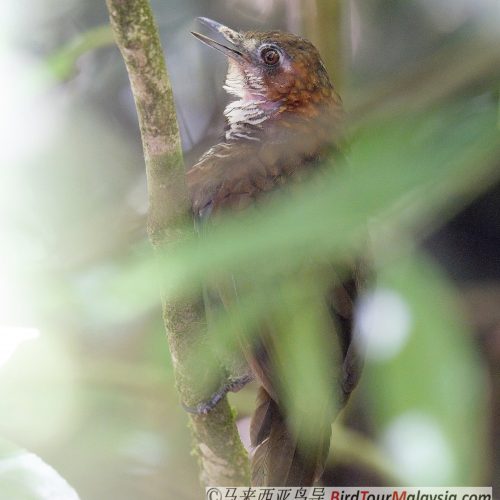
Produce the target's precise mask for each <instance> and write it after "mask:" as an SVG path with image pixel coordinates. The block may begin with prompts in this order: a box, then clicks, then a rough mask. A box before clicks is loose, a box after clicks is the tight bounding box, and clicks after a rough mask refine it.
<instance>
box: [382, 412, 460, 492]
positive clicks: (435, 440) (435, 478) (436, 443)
mask: <svg viewBox="0 0 500 500" xmlns="http://www.w3.org/2000/svg"><path fill="white" fill-rule="evenodd" d="M382 446H383V447H384V449H385V451H386V452H387V454H388V456H389V458H390V459H391V461H392V463H393V464H394V467H395V472H396V473H397V474H398V476H400V477H401V478H402V479H403V480H404V481H406V482H407V483H408V484H410V485H422V484H428V485H431V484H432V485H435V486H440V485H445V484H447V483H450V482H451V481H452V480H453V477H454V472H455V463H454V459H453V453H452V450H451V449H450V447H449V445H448V442H447V440H446V437H445V435H444V434H443V432H442V430H441V427H440V425H439V423H438V421H437V420H436V419H434V418H433V417H432V416H431V415H429V414H426V413H424V412H422V411H419V410H413V411H409V412H406V413H403V414H402V415H400V416H398V417H396V418H395V419H394V420H393V421H392V422H390V423H389V425H388V426H387V427H386V429H385V431H384V432H383V434H382Z"/></svg>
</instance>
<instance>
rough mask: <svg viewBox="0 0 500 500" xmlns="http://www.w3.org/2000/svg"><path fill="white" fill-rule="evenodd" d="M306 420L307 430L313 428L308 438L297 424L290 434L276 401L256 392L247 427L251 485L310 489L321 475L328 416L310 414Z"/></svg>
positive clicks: (328, 426) (262, 391) (329, 418)
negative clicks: (252, 447) (253, 410)
mask: <svg viewBox="0 0 500 500" xmlns="http://www.w3.org/2000/svg"><path fill="white" fill-rule="evenodd" d="M307 418H308V422H307V429H309V430H310V429H311V428H313V429H315V432H314V436H313V437H312V439H311V436H306V435H305V434H306V433H307V432H301V429H304V428H305V426H301V425H300V423H298V424H296V425H294V426H293V431H292V428H291V427H290V425H289V423H288V422H287V420H286V418H285V416H284V414H283V412H282V410H281V409H280V408H279V406H278V404H277V403H276V401H274V400H273V399H272V398H271V396H270V395H269V393H268V392H267V391H266V390H265V389H264V388H263V387H261V388H260V389H259V393H258V396H257V409H256V410H255V413H254V415H253V418H252V423H251V427H250V437H251V441H252V446H254V447H255V452H254V455H253V459H252V485H253V486H311V485H313V483H314V482H315V481H316V480H317V479H318V478H319V476H321V474H322V472H323V469H324V467H325V462H326V459H327V456H328V450H329V447H330V437H331V416H329V415H327V414H326V413H325V414H323V415H321V414H319V415H318V414H317V412H314V413H313V412H311V413H310V414H309V415H308V416H307ZM309 419H313V420H316V422H311V421H310V420H309ZM316 424H317V425H316Z"/></svg>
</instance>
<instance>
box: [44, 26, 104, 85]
mask: <svg viewBox="0 0 500 500" xmlns="http://www.w3.org/2000/svg"><path fill="white" fill-rule="evenodd" d="M113 42H114V40H113V33H112V31H111V28H110V26H109V25H107V24H106V25H103V26H98V27H97V28H93V29H90V30H88V31H86V32H85V33H80V34H79V35H78V36H77V37H76V38H75V39H74V40H72V41H71V42H69V43H68V44H67V45H65V46H64V47H62V48H61V49H59V50H58V51H57V52H56V53H55V54H52V56H50V57H49V59H48V60H47V65H48V67H49V70H50V71H51V72H52V73H53V74H54V75H55V76H56V78H59V79H60V80H66V79H67V78H69V77H70V76H71V75H72V74H73V72H74V70H75V64H76V61H77V59H78V58H79V57H80V56H82V55H83V54H85V53H86V52H90V51H91V50H95V49H99V48H101V47H106V46H108V45H111V44H112V43H113Z"/></svg>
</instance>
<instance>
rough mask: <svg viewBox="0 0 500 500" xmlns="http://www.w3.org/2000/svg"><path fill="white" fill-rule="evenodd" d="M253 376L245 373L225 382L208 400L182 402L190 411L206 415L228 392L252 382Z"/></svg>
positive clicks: (236, 390) (193, 413) (185, 408)
mask: <svg viewBox="0 0 500 500" xmlns="http://www.w3.org/2000/svg"><path fill="white" fill-rule="evenodd" d="M252 380H253V377H252V376H251V375H244V376H242V377H238V378H235V379H231V380H229V381H228V382H227V383H226V384H224V385H223V386H222V387H221V388H220V389H219V390H218V391H216V392H215V393H214V394H213V395H212V396H211V397H210V398H209V399H208V400H206V401H202V402H201V403H198V404H197V405H196V406H187V405H185V404H184V403H182V407H183V408H184V410H186V411H187V412H188V413H191V414H192V415H206V414H207V413H210V412H211V411H212V410H213V409H214V408H215V407H216V406H217V404H218V403H219V402H220V401H221V399H222V398H224V396H225V395H226V394H227V393H228V392H238V391H239V390H240V389H243V387H245V385H247V384H248V382H251V381H252Z"/></svg>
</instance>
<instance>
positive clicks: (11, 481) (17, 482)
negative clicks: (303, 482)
mask: <svg viewBox="0 0 500 500" xmlns="http://www.w3.org/2000/svg"><path fill="white" fill-rule="evenodd" d="M0 494H1V497H2V498H5V499H12V500H14V499H15V500H78V499H79V496H78V495H77V493H76V491H75V490H74V489H73V488H72V487H71V486H70V485H69V484H68V483H67V482H66V480H65V479H63V478H62V477H61V476H60V475H59V474H58V472H57V471H55V470H54V469H53V468H52V467H51V466H50V465H48V464H46V463H45V462H44V461H43V460H42V459H41V458H40V457H38V456H37V455H35V454H34V453H30V452H28V451H26V450H23V449H21V448H18V447H17V446H15V445H13V444H12V443H9V442H8V441H5V440H3V439H0Z"/></svg>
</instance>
